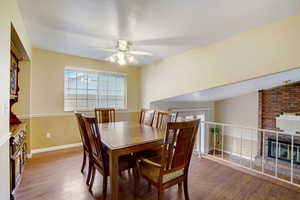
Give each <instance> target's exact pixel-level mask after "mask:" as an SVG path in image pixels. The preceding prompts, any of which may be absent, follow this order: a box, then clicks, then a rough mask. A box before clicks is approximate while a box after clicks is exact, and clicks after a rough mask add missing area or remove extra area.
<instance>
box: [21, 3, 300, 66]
mask: <svg viewBox="0 0 300 200" xmlns="http://www.w3.org/2000/svg"><path fill="white" fill-rule="evenodd" d="M18 1H19V5H20V9H21V12H22V15H23V17H24V19H25V24H26V26H27V29H28V31H29V36H30V38H31V40H32V43H33V46H34V47H38V48H43V49H48V50H52V51H57V52H62V53H67V54H71V55H77V56H82V57H88V58H95V59H99V60H103V59H105V58H106V57H108V56H109V54H110V53H108V52H104V51H100V50H97V49H92V48H89V47H90V46H102V47H108V48H109V47H112V46H113V45H114V44H115V42H116V40H117V39H127V40H130V41H132V42H133V45H134V46H133V49H134V50H143V51H149V52H152V53H154V57H143V56H139V57H138V59H139V60H140V64H146V63H151V62H153V61H155V60H158V59H162V58H165V57H168V56H171V55H175V54H178V53H181V52H184V51H186V50H188V49H191V48H195V47H201V46H205V45H208V44H209V43H212V42H216V41H220V40H223V39H225V38H227V37H229V36H232V35H234V34H237V33H239V32H243V31H247V30H250V29H252V28H255V27H259V26H263V25H265V24H269V23H271V22H274V21H277V20H280V19H282V18H285V17H287V16H290V15H293V14H296V13H299V12H300V1H299V0H248V1H246V0H188V1H184V0H18Z"/></svg>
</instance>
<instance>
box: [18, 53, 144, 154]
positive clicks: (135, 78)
mask: <svg viewBox="0 0 300 200" xmlns="http://www.w3.org/2000/svg"><path fill="white" fill-rule="evenodd" d="M32 55H33V59H32V65H31V81H30V135H31V137H30V138H31V141H30V143H31V149H39V148H47V147H51V146H57V145H66V144H73V143H78V142H80V135H79V132H78V127H77V123H76V120H75V117H74V116H73V114H72V112H64V68H65V67H66V66H74V67H81V68H89V69H99V70H107V71H115V72H124V73H126V74H127V75H128V81H127V84H128V91H127V94H128V110H129V111H130V112H117V114H116V118H117V120H137V116H138V113H137V110H139V109H140V68H139V67H132V66H127V67H126V66H119V65H114V64H112V63H108V62H101V61H96V60H93V59H87V58H81V57H77V56H70V55H66V54H61V53H55V52H51V51H47V50H42V49H33V51H32ZM24 82H26V81H24ZM26 83H27V82H26ZM23 87H24V88H21V89H24V91H25V90H26V91H27V89H26V87H27V84H23ZM21 103H22V102H21ZM19 111H20V110H19ZM18 114H19V115H21V116H22V115H25V117H26V114H25V113H22V112H21V111H20V112H19V113H18ZM27 117H28V116H27ZM47 133H51V138H46V134H47Z"/></svg>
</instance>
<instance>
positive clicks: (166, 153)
mask: <svg viewBox="0 0 300 200" xmlns="http://www.w3.org/2000/svg"><path fill="white" fill-rule="evenodd" d="M199 123H200V120H194V121H188V122H169V123H168V124H167V132H166V137H165V140H164V144H163V151H162V155H163V156H162V162H161V163H162V168H161V169H162V170H163V173H168V172H172V171H176V170H180V169H184V170H185V171H187V170H188V167H189V163H190V160H191V156H192V153H193V149H194V148H193V147H194V143H195V139H196V135H197V132H198V127H199Z"/></svg>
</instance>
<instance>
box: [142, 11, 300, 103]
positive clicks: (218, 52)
mask: <svg viewBox="0 0 300 200" xmlns="http://www.w3.org/2000/svg"><path fill="white" fill-rule="evenodd" d="M299 22H300V15H296V16H292V17H289V18H287V19H284V20H281V21H279V22H276V23H273V24H270V25H267V26H265V27H261V28H258V29H254V30H251V31H248V32H244V33H241V34H239V35H236V36H234V37H232V38H228V39H227V40H224V41H222V42H217V43H215V44H212V45H209V46H207V47H203V48H197V49H193V50H191V51H188V52H186V53H183V54H181V55H177V56H173V57H170V58H167V59H165V60H162V61H160V62H157V63H155V64H151V65H148V66H146V67H143V68H142V73H141V76H142V90H141V91H142V105H143V106H144V107H149V104H150V103H151V102H152V101H157V100H159V99H164V98H168V97H172V96H176V95H182V94H185V93H190V92H194V91H199V90H203V89H207V88H212V87H217V86H222V85H225V84H229V83H234V82H237V81H242V80H246V79H251V78H255V77H258V76H262V75H267V74H270V73H275V72H281V71H285V70H289V69H292V68H296V67H299V66H300V56H299V55H298V54H299V53H298V52H300V37H299V35H300V23H299Z"/></svg>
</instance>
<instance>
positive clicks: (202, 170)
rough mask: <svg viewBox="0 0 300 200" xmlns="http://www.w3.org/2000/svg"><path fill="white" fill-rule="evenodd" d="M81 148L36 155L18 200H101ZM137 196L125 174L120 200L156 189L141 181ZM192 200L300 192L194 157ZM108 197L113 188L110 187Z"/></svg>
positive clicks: (284, 199)
mask: <svg viewBox="0 0 300 200" xmlns="http://www.w3.org/2000/svg"><path fill="white" fill-rule="evenodd" d="M81 159H82V155H81V148H72V149H67V150H60V151H53V152H48V153H41V154H36V155H34V156H33V158H31V159H30V160H28V162H27V163H26V165H25V171H24V176H23V179H22V182H21V185H20V186H19V188H18V189H17V192H16V200H66V199H68V200H73V199H74V200H92V199H97V200H100V199H102V197H101V195H102V186H101V183H102V177H101V175H99V174H97V175H96V180H95V184H94V188H93V191H94V196H95V197H94V196H92V195H91V194H90V193H89V192H88V187H87V186H86V185H85V176H86V174H84V175H83V174H81V173H80V167H81ZM140 182H141V184H140V185H139V186H138V188H137V195H136V197H134V194H133V191H134V184H133V177H132V176H131V175H130V176H128V175H127V173H124V175H123V177H122V178H120V197H121V199H124V200H132V199H143V200H154V199H157V196H156V195H157V192H156V189H155V188H154V187H152V188H148V184H147V183H146V181H143V180H141V181H140ZM189 192H190V198H191V199H192V200H202V199H203V200H224V199H228V200H229V199H231V200H233V199H234V200H238V199H242V200H244V199H247V200H268V199H270V200H276V199H278V200H279V199H280V200H289V199H291V200H296V199H300V193H299V192H296V191H293V190H290V189H287V188H285V187H282V186H279V185H276V184H273V183H270V182H268V181H265V180H262V179H260V178H258V177H254V176H251V175H248V174H245V173H242V172H240V171H237V170H234V169H232V168H230V167H227V166H224V165H221V164H218V163H216V162H214V161H210V160H206V159H199V158H197V157H194V158H193V159H192V163H191V169H190V174H189ZM107 197H108V198H107V199H110V189H109V186H108V196H107ZM164 197H165V198H164V199H165V200H171V199H172V200H183V199H184V195H183V189H182V190H178V187H177V186H174V187H172V188H170V189H167V190H166V191H165V196H164Z"/></svg>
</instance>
